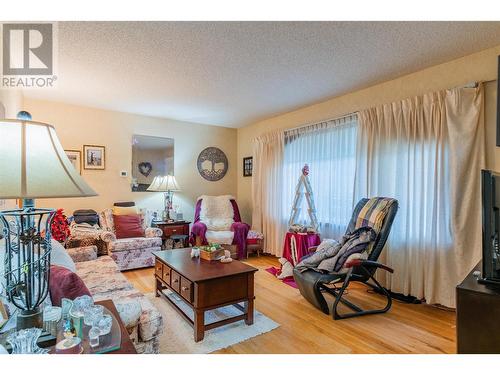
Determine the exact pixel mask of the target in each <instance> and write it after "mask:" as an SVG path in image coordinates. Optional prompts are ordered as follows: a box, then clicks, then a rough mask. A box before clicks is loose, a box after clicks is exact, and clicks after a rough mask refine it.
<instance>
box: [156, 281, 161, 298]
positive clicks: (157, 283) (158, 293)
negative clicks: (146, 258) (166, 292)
mask: <svg viewBox="0 0 500 375" xmlns="http://www.w3.org/2000/svg"><path fill="white" fill-rule="evenodd" d="M155 281H156V289H155V297H159V296H160V292H161V282H160V281H159V280H158V279H157V278H155Z"/></svg>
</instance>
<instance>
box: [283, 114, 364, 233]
mask: <svg viewBox="0 0 500 375" xmlns="http://www.w3.org/2000/svg"><path fill="white" fill-rule="evenodd" d="M356 129H357V117H356V116H355V115H353V116H347V117H343V118H340V119H336V120H331V121H327V122H322V123H319V124H315V125H310V126H306V127H302V128H298V129H294V130H289V131H286V132H285V155H284V160H283V180H284V181H285V184H284V186H283V194H282V202H283V212H284V214H285V217H284V220H285V221H287V220H288V219H289V215H290V211H291V208H292V204H293V199H294V196H295V188H296V185H297V182H298V180H299V177H300V175H301V170H302V167H303V166H304V164H308V165H309V169H310V174H309V180H310V182H311V187H312V190H313V195H314V200H315V206H316V214H317V217H318V221H319V224H320V232H321V235H322V237H323V238H338V237H340V236H341V235H343V234H344V232H345V229H346V227H347V224H348V223H349V219H350V217H351V215H352V206H353V185H354V175H355V167H356ZM307 209H308V207H307V203H306V200H305V199H304V200H303V207H302V210H301V216H300V218H299V219H300V220H299V223H302V224H306V223H309V222H310V219H309V215H308V214H307Z"/></svg>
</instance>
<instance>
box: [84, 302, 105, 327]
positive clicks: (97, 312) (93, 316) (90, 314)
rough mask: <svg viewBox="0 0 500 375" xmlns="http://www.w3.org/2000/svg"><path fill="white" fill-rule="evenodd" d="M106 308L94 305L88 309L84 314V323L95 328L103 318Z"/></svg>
mask: <svg viewBox="0 0 500 375" xmlns="http://www.w3.org/2000/svg"><path fill="white" fill-rule="evenodd" d="M103 312H104V307H103V306H101V305H93V306H90V307H87V308H86V309H85V310H84V312H83V323H85V324H86V325H88V326H94V325H95V322H97V321H98V320H99V319H101V318H102V314H103Z"/></svg>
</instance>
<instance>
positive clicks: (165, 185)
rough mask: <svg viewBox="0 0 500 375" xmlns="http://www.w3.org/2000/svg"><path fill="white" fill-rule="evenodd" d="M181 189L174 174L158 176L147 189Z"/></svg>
mask: <svg viewBox="0 0 500 375" xmlns="http://www.w3.org/2000/svg"><path fill="white" fill-rule="evenodd" d="M179 190H181V189H180V187H179V185H178V184H177V181H176V180H175V177H174V176H172V175H166V176H156V177H155V178H154V180H153V182H152V183H151V185H149V187H148V188H147V191H164V192H165V191H179Z"/></svg>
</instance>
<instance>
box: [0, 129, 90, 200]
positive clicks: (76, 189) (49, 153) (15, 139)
mask: <svg viewBox="0 0 500 375" xmlns="http://www.w3.org/2000/svg"><path fill="white" fill-rule="evenodd" d="M94 195H97V194H96V192H95V191H94V190H92V188H91V187H90V186H89V185H87V183H86V182H85V181H84V180H83V179H82V178H81V176H80V175H79V174H78V172H77V171H76V170H75V168H74V167H73V165H72V164H71V162H70V161H69V159H68V157H67V156H66V153H65V152H64V149H63V148H62V146H61V143H60V142H59V139H58V138H57V134H56V131H55V129H54V127H53V126H52V125H48V124H43V123H40V122H34V121H24V120H0V199H17V198H21V199H34V198H64V197H89V196H94Z"/></svg>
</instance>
